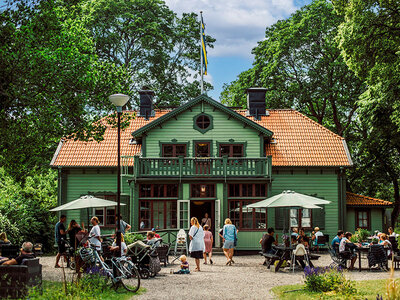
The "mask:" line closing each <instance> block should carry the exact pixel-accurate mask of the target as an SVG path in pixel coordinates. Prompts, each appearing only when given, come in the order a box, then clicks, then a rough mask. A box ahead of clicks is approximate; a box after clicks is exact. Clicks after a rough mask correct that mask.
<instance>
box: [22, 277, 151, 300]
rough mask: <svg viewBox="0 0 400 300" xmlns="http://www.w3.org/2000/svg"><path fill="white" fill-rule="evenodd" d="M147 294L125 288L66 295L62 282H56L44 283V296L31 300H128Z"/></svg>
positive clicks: (33, 296)
mask: <svg viewBox="0 0 400 300" xmlns="http://www.w3.org/2000/svg"><path fill="white" fill-rule="evenodd" d="M144 292H146V289H145V288H140V289H139V291H137V292H136V293H132V292H128V291H127V290H125V289H124V288H122V287H121V288H119V289H118V290H117V291H115V290H114V289H107V290H103V291H99V290H97V291H96V290H95V288H93V293H92V294H90V293H83V295H79V294H77V293H78V292H77V291H76V290H75V291H74V295H68V296H66V295H65V292H64V286H63V283H62V282H58V281H57V282H56V281H43V294H42V295H40V293H34V295H32V296H31V297H30V299H34V300H42V299H43V300H44V299H46V300H61V299H63V300H64V299H66V300H80V299H107V300H128V299H131V298H132V297H133V296H135V295H140V294H143V293H144Z"/></svg>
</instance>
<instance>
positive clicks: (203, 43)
mask: <svg viewBox="0 0 400 300" xmlns="http://www.w3.org/2000/svg"><path fill="white" fill-rule="evenodd" d="M204 30H205V26H204V22H203V16H201V56H202V59H203V68H204V75H207V63H208V61H207V50H206V34H205V32H204Z"/></svg>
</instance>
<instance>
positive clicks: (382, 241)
mask: <svg viewBox="0 0 400 300" xmlns="http://www.w3.org/2000/svg"><path fill="white" fill-rule="evenodd" d="M378 243H379V245H382V246H384V247H385V248H388V250H387V256H390V253H391V252H390V249H391V247H392V243H391V242H390V241H389V239H388V236H387V235H386V233H382V234H381V235H380V239H379V242H378Z"/></svg>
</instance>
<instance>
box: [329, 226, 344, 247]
mask: <svg viewBox="0 0 400 300" xmlns="http://www.w3.org/2000/svg"><path fill="white" fill-rule="evenodd" d="M343 236H344V232H343V230H339V231H338V233H337V236H335V237H334V238H333V240H332V243H331V246H332V248H333V249H334V250H335V251H337V250H338V249H339V245H340V241H341V240H342V238H343Z"/></svg>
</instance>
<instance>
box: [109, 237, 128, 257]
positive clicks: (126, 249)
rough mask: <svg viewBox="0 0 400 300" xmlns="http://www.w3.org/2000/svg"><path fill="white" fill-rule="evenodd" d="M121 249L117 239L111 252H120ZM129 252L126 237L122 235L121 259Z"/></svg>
mask: <svg viewBox="0 0 400 300" xmlns="http://www.w3.org/2000/svg"><path fill="white" fill-rule="evenodd" d="M118 249H119V247H118V246H117V238H115V240H114V242H113V243H112V245H111V246H110V250H111V251H118ZM127 251H128V247H127V246H126V244H125V240H124V235H123V234H121V257H123V256H125V255H126V253H127Z"/></svg>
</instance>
